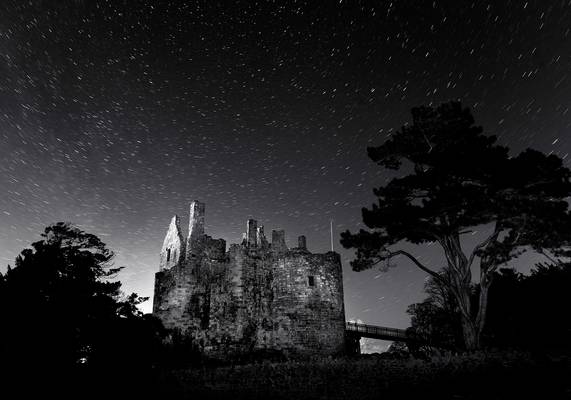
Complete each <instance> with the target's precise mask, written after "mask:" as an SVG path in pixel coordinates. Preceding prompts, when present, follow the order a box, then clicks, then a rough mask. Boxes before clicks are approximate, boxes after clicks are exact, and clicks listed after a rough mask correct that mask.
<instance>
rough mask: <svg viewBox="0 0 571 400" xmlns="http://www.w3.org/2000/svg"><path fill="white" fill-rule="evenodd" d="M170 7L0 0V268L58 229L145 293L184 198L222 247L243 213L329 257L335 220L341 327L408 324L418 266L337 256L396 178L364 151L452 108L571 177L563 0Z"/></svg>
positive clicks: (236, 235)
mask: <svg viewBox="0 0 571 400" xmlns="http://www.w3.org/2000/svg"><path fill="white" fill-rule="evenodd" d="M182 3H183V2H180V1H172V2H171V1H135V0H129V1H126V0H124V1H119V0H113V1H112V0H109V1H99V0H93V1H90V0H85V1H80V0H76V1H34V0H32V1H26V2H25V1H20V0H17V1H9V0H3V1H2V2H1V5H0V271H4V270H5V268H6V266H7V265H8V264H12V265H13V260H14V257H15V256H16V255H17V254H18V253H19V252H20V251H21V250H22V249H23V248H24V247H26V246H29V244H30V243H31V242H33V241H36V240H39V234H40V233H41V232H42V231H43V228H44V227H45V226H46V225H48V224H50V223H53V222H57V221H70V222H73V223H75V224H77V225H78V226H80V227H81V228H82V229H84V230H87V231H88V232H91V233H95V234H97V235H99V236H100V237H102V238H103V240H104V241H105V242H106V243H107V244H108V245H109V247H110V248H112V249H113V250H114V251H115V252H116V253H117V257H116V265H118V266H125V269H124V271H123V272H122V273H121V275H120V276H119V278H120V279H121V280H122V281H123V282H124V287H125V291H127V292H130V291H136V292H138V293H139V294H141V295H145V296H152V287H153V281H154V273H155V272H156V271H157V270H158V255H159V251H160V248H161V245H162V241H163V238H164V235H165V233H166V230H167V227H168V224H169V221H170V218H171V217H172V215H173V214H175V213H176V214H179V215H180V216H181V217H182V218H183V223H184V225H185V231H186V229H187V227H186V224H187V223H188V205H189V203H190V201H192V200H194V199H198V200H200V201H203V202H205V203H206V213H207V216H206V225H207V226H206V230H207V233H209V234H210V235H212V236H214V237H222V238H224V239H226V240H227V242H228V243H234V242H239V241H240V238H241V232H242V231H244V230H245V224H246V219H247V218H250V217H254V218H256V219H258V223H262V224H264V225H265V227H266V232H270V231H271V229H276V228H283V229H285V230H286V235H287V238H288V242H289V244H290V245H291V246H294V245H295V243H296V242H295V240H296V237H297V236H298V235H301V234H305V235H306V236H307V239H308V247H309V249H310V250H312V251H314V252H324V251H327V250H328V248H329V221H330V219H333V220H334V228H335V230H336V237H335V247H336V250H338V251H340V252H341V253H342V256H343V263H344V274H345V276H344V283H345V297H346V298H345V302H346V314H347V318H348V319H359V320H362V321H364V322H368V323H373V324H380V325H385V326H393V327H406V326H408V323H409V318H408V316H407V315H406V313H405V310H406V307H407V305H408V304H410V303H412V302H415V301H419V300H421V299H423V297H424V294H423V291H422V288H423V283H424V279H425V276H424V274H423V273H422V272H421V271H418V270H416V269H415V267H414V266H413V265H412V264H410V263H408V262H407V261H405V260H404V259H399V260H397V263H396V264H397V267H396V268H393V269H391V270H390V271H388V272H386V273H381V272H380V271H378V270H371V271H366V272H359V273H357V272H353V271H351V268H350V266H349V261H350V259H351V257H352V254H351V252H348V251H345V250H341V249H340V247H341V246H340V245H339V232H341V231H343V230H345V229H351V230H356V229H358V228H359V227H360V226H361V225H360V221H361V212H360V209H361V207H363V206H370V204H371V203H372V202H373V201H374V200H375V198H374V196H373V193H372V188H373V187H374V186H379V185H382V184H384V183H385V182H386V181H387V179H388V178H389V177H390V175H389V174H387V173H386V172H385V171H383V170H382V169H380V167H378V166H376V165H375V164H374V163H373V162H371V161H370V160H369V159H368V158H367V156H366V147H367V146H371V145H378V144H381V143H382V142H383V141H384V140H386V138H387V137H389V136H390V135H391V133H393V132H394V131H395V130H396V129H398V128H399V127H400V126H401V125H403V124H404V123H405V122H407V121H409V120H410V108H411V107H414V106H419V105H438V104H439V103H441V102H443V101H448V100H450V99H459V100H461V101H462V102H463V104H464V105H465V106H469V107H471V108H472V110H473V113H474V116H475V118H476V121H477V123H478V124H479V125H482V126H483V127H484V129H485V132H487V133H488V134H494V135H497V136H498V137H499V141H500V143H501V144H504V145H508V146H510V148H511V149H512V151H513V152H514V154H516V153H518V152H519V151H521V150H523V149H525V148H526V147H533V148H536V149H538V150H542V151H544V152H546V153H549V152H553V153H555V154H558V155H559V156H561V157H563V158H564V159H565V161H566V165H567V166H569V161H568V160H569V158H568V152H571V134H570V132H571V113H570V112H569V107H571V1H567V0H565V1H561V0H560V1H554V0H553V1H549V0H541V1H539V0H538V1H523V0H522V1H477V2H471V1H460V0H455V1H418V0H417V1H411V0H404V1H392V2H391V1H351V0H342V1H335V2H333V1H331V2H329V1H315V0H314V1H267V2H258V1H228V2H219V1H212V0H210V1H204V2H203V1H199V2H187V5H183V4H182ZM459 162H461V160H459ZM474 240H475V239H474ZM468 245H469V243H468ZM409 248H410V247H409ZM413 250H414V252H415V254H419V255H420V258H421V259H422V260H423V261H424V262H426V263H427V264H429V265H430V266H431V267H433V268H437V267H438V263H439V262H441V253H440V249H439V248H437V247H436V246H432V247H430V246H428V247H424V248H418V249H413ZM518 265H519V267H520V268H521V269H523V270H525V269H526V268H527V269H529V261H525V259H524V260H520V261H519V263H518ZM150 307H151V300H149V301H148V302H147V303H146V305H145V310H147V311H148V310H150Z"/></svg>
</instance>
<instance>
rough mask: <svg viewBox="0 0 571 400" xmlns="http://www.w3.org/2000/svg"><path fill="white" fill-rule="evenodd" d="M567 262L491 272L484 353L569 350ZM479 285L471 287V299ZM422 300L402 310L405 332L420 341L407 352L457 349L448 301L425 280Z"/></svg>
mask: <svg viewBox="0 0 571 400" xmlns="http://www.w3.org/2000/svg"><path fill="white" fill-rule="evenodd" d="M570 288H571V263H558V264H537V265H536V266H535V268H533V269H532V271H531V274H530V275H523V274H521V273H518V272H517V271H515V270H514V269H511V268H502V269H500V270H499V271H497V272H495V273H494V276H493V283H492V285H491V286H490V293H489V310H490V311H489V313H488V319H487V321H486V327H485V329H484V331H483V335H482V344H483V345H485V346H486V347H488V348H496V349H519V350H527V351H539V352H542V353H545V352H556V353H561V352H569V351H571V343H569V337H571V318H569V305H570V304H571V290H569V289H570ZM479 290H480V287H479V285H477V284H476V285H473V288H472V294H471V296H472V298H473V299H477V298H478V295H479ZM426 291H427V293H428V297H427V298H426V299H425V300H424V301H422V302H420V303H415V304H412V305H410V306H409V307H408V310H407V312H408V313H409V314H410V316H411V328H410V333H411V334H414V335H417V336H419V337H421V338H424V339H425V340H426V341H427V343H426V344H425V345H424V346H423V347H419V346H417V347H414V346H413V348H412V350H413V351H416V352H418V353H420V354H424V355H426V354H430V353H431V352H432V351H433V350H434V349H435V348H446V349H457V350H461V349H462V348H463V341H462V325H461V321H460V318H459V314H458V310H457V307H458V306H457V304H456V302H455V299H454V297H452V296H449V295H447V294H446V290H443V288H441V287H439V285H438V284H437V283H436V282H435V281H434V280H431V281H429V282H428V283H427V285H426Z"/></svg>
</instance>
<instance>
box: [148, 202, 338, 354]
mask: <svg viewBox="0 0 571 400" xmlns="http://www.w3.org/2000/svg"><path fill="white" fill-rule="evenodd" d="M190 209H191V218H190V220H191V221H190V224H189V228H190V229H189V236H188V238H187V240H186V243H184V242H182V244H181V245H180V246H179V247H177V249H179V248H180V249H181V250H182V249H184V248H185V250H186V252H185V251H182V254H186V257H182V258H180V257H179V258H178V263H176V264H174V265H173V263H163V261H162V260H163V259H162V257H163V250H164V249H165V245H163V250H161V264H160V270H159V272H157V274H156V276H155V296H154V302H153V313H154V314H155V315H157V316H158V317H159V318H160V319H161V320H162V321H163V323H164V325H165V327H167V328H168V329H178V330H180V331H181V332H182V333H183V334H184V335H187V336H188V337H190V338H192V339H193V341H194V342H195V344H196V345H197V346H198V347H199V348H200V349H201V350H202V351H203V352H204V353H205V354H208V355H210V356H214V357H227V356H229V355H233V354H243V353H250V352H253V351H274V352H275V351H277V352H281V353H283V354H285V355H293V356H297V355H300V356H303V355H312V354H325V355H328V354H336V353H341V352H343V351H344V350H345V311H344V303H343V277H342V268H341V260H340V257H339V255H338V254H337V253H334V252H328V253H325V254H312V253H311V252H309V251H308V250H307V244H306V239H305V237H300V238H299V240H298V243H299V247H297V248H293V249H288V248H287V245H286V241H285V232H284V231H280V230H278V231H273V232H272V243H268V242H267V240H266V238H265V236H264V230H263V226H259V227H258V226H257V222H256V221H255V220H248V222H247V227H246V233H245V234H244V240H243V241H242V243H241V244H232V245H231V246H230V248H229V250H228V251H226V243H225V241H224V240H222V239H212V238H211V237H210V236H207V235H205V234H204V211H205V207H204V204H202V203H199V202H193V203H192V204H191V207H190ZM173 221H175V223H174V227H173V223H172V222H171V227H169V230H168V232H167V237H166V238H165V243H166V244H167V245H169V246H171V245H172V246H173V247H176V246H175V245H177V243H178V241H180V238H182V234H181V233H180V228H179V223H178V217H175V218H173ZM179 254H181V253H179Z"/></svg>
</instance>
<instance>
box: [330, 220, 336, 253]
mask: <svg viewBox="0 0 571 400" xmlns="http://www.w3.org/2000/svg"><path fill="white" fill-rule="evenodd" d="M329 227H330V230H331V251H335V250H333V220H332V219H330V220H329Z"/></svg>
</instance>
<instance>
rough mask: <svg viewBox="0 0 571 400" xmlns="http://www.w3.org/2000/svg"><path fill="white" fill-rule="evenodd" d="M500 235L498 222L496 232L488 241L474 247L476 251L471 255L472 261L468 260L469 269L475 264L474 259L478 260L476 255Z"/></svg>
mask: <svg viewBox="0 0 571 400" xmlns="http://www.w3.org/2000/svg"><path fill="white" fill-rule="evenodd" d="M499 234H500V224H499V223H498V221H496V226H495V227H494V232H493V233H492V234H491V235H490V236H489V237H488V238H487V239H486V240H484V241H483V242H482V243H480V244H479V245H477V246H476V247H474V250H472V254H470V259H469V260H468V268H470V267H472V263H473V262H474V258H476V253H478V251H480V250H482V249H483V248H484V247H486V246H487V245H489V244H490V243H491V242H493V241H494V240H496V239H497V238H498V236H499Z"/></svg>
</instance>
